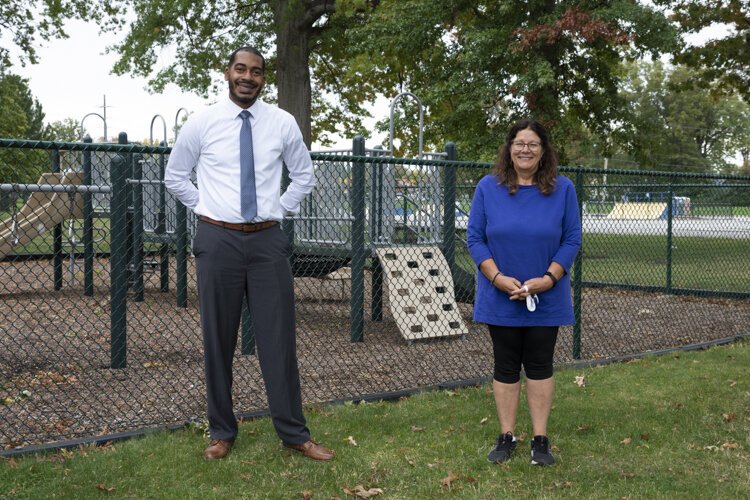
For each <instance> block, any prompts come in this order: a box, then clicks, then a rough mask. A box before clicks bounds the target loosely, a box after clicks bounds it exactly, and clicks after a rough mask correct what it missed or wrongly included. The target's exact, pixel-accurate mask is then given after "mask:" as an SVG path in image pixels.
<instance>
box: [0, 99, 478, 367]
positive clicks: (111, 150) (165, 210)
mask: <svg viewBox="0 0 750 500" xmlns="http://www.w3.org/2000/svg"><path fill="white" fill-rule="evenodd" d="M407 95H408V96H410V97H414V98H415V99H416V96H413V94H404V96H407ZM417 102H418V104H419V110H420V151H419V159H418V160H417V161H416V162H415V163H414V165H408V167H407V168H409V169H412V171H413V174H414V175H413V177H415V178H416V179H417V181H416V185H415V186H407V187H404V186H398V185H397V184H398V180H397V178H396V173H395V172H396V166H395V164H394V162H392V161H389V158H390V154H391V151H392V147H393V146H392V139H391V143H390V144H391V151H387V150H383V149H381V148H379V147H376V148H373V149H370V150H368V149H366V148H365V145H364V140H363V139H361V138H357V139H355V140H354V144H353V148H352V150H351V151H345V152H341V151H339V152H333V153H332V154H331V153H328V154H316V153H313V155H312V156H313V159H314V160H315V175H316V179H317V188H316V190H315V192H314V193H313V194H312V195H311V196H309V197H308V198H307V199H306V200H305V202H304V204H303V206H302V208H301V213H300V215H299V216H297V217H295V218H294V219H290V220H286V221H284V222H283V224H282V228H283V230H284V231H285V232H287V234H288V235H289V237H290V240H291V241H292V242H293V254H292V255H291V259H290V260H291V263H292V269H293V273H294V275H295V276H296V277H314V278H323V277H326V276H328V275H330V274H331V273H334V272H336V271H339V270H342V268H345V271H346V272H345V273H343V275H345V276H351V281H352V286H351V287H350V289H351V290H352V294H351V318H352V330H351V340H352V341H361V340H362V333H363V309H364V293H365V292H364V290H365V286H364V281H365V280H364V273H365V270H366V269H367V270H369V272H371V273H372V278H373V279H372V281H373V285H372V288H371V290H370V292H371V294H372V297H373V299H372V301H371V302H372V311H371V312H372V318H373V320H376V321H380V320H382V317H383V313H382V304H383V300H382V293H383V287H384V285H385V284H386V283H387V282H388V281H387V279H386V278H384V276H383V265H382V263H381V261H380V259H379V258H378V252H377V249H378V248H382V247H384V246H394V245H397V246H412V247H416V248H420V247H425V246H429V247H430V248H432V249H433V250H432V251H433V252H435V253H439V252H444V253H445V265H446V266H447V268H448V269H451V270H453V273H454V274H453V276H450V274H451V273H448V275H447V276H446V275H445V273H444V272H443V283H441V284H440V285H439V287H440V288H441V289H443V290H445V289H446V288H450V295H451V296H452V297H455V296H456V295H454V293H453V292H454V286H455V287H461V286H463V288H462V290H463V293H461V294H458V295H459V296H462V297H470V296H471V295H473V293H472V292H473V287H474V283H473V281H474V277H473V276H470V275H468V273H465V272H462V271H461V270H460V269H459V268H458V267H457V266H456V265H455V263H454V262H453V255H454V253H455V252H454V249H455V229H456V228H455V215H456V210H455V170H454V169H450V168H442V167H443V165H440V164H439V162H434V164H430V160H427V159H426V158H436V159H448V160H451V159H455V148H453V146H452V145H450V144H449V145H448V146H447V147H446V152H443V153H424V152H423V151H422V150H421V148H422V139H421V125H422V123H421V120H422V116H421V114H422V112H421V102H419V101H418V99H417ZM394 104H395V101H394ZM157 119H158V115H157V116H156V117H154V119H153V120H152V136H153V125H154V123H155V121H156V120H157ZM162 122H163V125H164V133H165V139H166V124H165V122H164V120H163V118H162ZM152 141H153V137H152ZM86 142H90V139H88V140H87V141H86ZM165 142H166V141H165ZM93 146H96V147H94V148H91V149H86V148H85V147H82V148H80V149H78V148H71V150H72V151H70V153H71V156H72V157H74V158H75V159H76V161H74V162H73V163H77V167H76V168H74V171H72V172H70V173H66V174H61V173H59V172H54V173H49V174H45V175H44V176H42V178H41V179H40V182H39V184H38V185H19V184H13V185H3V190H4V191H10V192H23V191H26V192H31V193H32V194H31V196H30V197H29V199H28V201H27V203H26V205H25V206H24V207H23V208H22V209H21V210H20V211H18V212H17V213H16V214H13V215H12V216H11V218H10V219H9V220H6V221H5V222H4V223H3V226H1V227H2V228H3V233H2V240H0V242H2V246H0V248H1V249H2V250H3V255H0V257H2V256H6V255H8V254H11V253H12V252H13V251H14V248H18V246H19V245H23V244H24V243H28V242H29V241H31V240H32V239H33V238H34V237H35V236H38V234H39V233H41V232H43V231H48V230H50V229H51V228H54V227H58V228H59V227H60V225H61V224H63V223H67V224H68V227H69V228H73V227H75V226H76V225H77V226H78V227H79V228H82V229H83V235H82V236H81V238H80V240H81V241H78V240H77V239H75V238H74V239H72V240H71V239H70V238H69V239H68V243H69V244H71V247H72V249H74V246H75V245H76V244H79V243H81V242H82V243H83V247H84V255H85V256H84V263H83V265H82V268H83V276H84V282H85V285H84V288H85V292H84V293H85V294H86V295H91V294H93V287H91V286H89V283H90V282H91V281H92V279H91V277H92V273H93V255H94V238H93V236H92V234H91V228H92V227H93V225H94V223H93V221H94V219H97V218H100V219H103V220H105V221H108V223H109V241H108V243H109V248H108V250H109V252H108V253H107V252H106V250H104V252H105V254H108V255H109V257H110V266H111V273H110V279H111V295H112V301H113V303H112V311H113V312H112V315H113V317H112V323H111V327H112V338H113V348H112V350H113V353H114V352H115V351H118V352H120V351H123V350H124V338H123V337H124V333H123V332H124V324H125V321H126V318H125V316H124V312H122V311H124V307H123V308H118V307H115V303H116V302H117V301H122V302H123V303H124V301H128V300H133V301H136V302H138V301H143V300H144V299H143V297H144V295H143V291H144V269H146V270H153V271H155V270H156V269H159V270H160V273H161V274H160V290H161V291H162V292H166V291H168V290H169V287H170V279H169V273H170V264H169V261H170V259H171V258H174V259H175V266H172V267H171V268H172V269H174V272H175V275H176V298H177V306H179V307H186V306H187V261H188V258H189V254H188V248H189V244H188V242H189V241H190V240H191V238H192V236H193V235H194V232H195V227H196V224H197V221H196V217H195V216H194V214H192V213H189V211H187V210H186V209H185V207H184V206H182V205H181V204H180V203H178V202H177V201H176V200H175V199H174V198H173V197H172V196H171V195H170V194H169V193H168V192H166V189H165V187H164V184H163V177H164V169H165V166H166V155H167V154H168V150H167V149H165V148H164V147H163V146H162V147H137V146H131V145H129V144H128V141H127V136H126V135H125V134H124V133H123V134H120V137H119V144H118V145H116V146H115V145H113V146H111V147H108V148H104V147H102V146H103V145H93ZM92 150H94V151H96V150H98V151H104V156H103V157H100V158H99V159H100V160H101V161H98V162H92V158H91V154H92ZM349 153H351V154H349ZM57 154H58V155H59V153H57ZM369 160H372V161H369ZM53 163H54V162H53ZM53 166H54V165H53ZM57 168H59V161H58V163H57ZM451 176H452V179H453V180H452V181H451ZM446 182H448V183H451V182H452V183H453V186H454V188H453V189H452V190H449V191H451V193H452V196H450V195H448V196H443V194H444V193H443V192H444V190H445V183H446ZM56 190H57V191H56ZM58 191H59V192H58ZM50 192H52V193H53V194H49V193H50ZM366 193H367V195H366ZM35 207H39V208H38V209H37V210H39V211H40V212H41V213H42V214H43V215H40V217H41V219H39V220H40V221H41V222H43V224H41V223H39V222H38V223H37V224H36V226H35V225H34V223H33V222H32V221H29V222H28V223H26V222H25V221H26V220H27V217H26V215H25V214H27V213H32V212H33V211H34V209H35ZM397 208H401V209H402V210H401V211H399V210H397ZM444 214H445V216H444ZM37 229H38V230H37ZM21 230H23V231H21ZM35 231H36V232H35ZM22 232H23V233H24V236H23V237H19V235H21V233H22ZM55 252H56V257H55V258H56V259H59V260H62V256H61V255H58V254H61V253H63V252H60V251H59V249H57V250H56V251H55ZM154 256H156V257H157V258H156V259H153V257H154ZM75 259H76V255H75V252H74V251H72V250H71V252H70V261H71V284H72V280H73V278H74V273H73V265H74V261H75ZM149 259H151V260H149ZM339 274H341V273H339ZM457 275H458V278H457V277H456V276H457ZM451 278H453V279H451ZM446 279H447V281H446ZM462 284H463V285H462ZM61 286H62V284H59V286H58V283H57V281H56V289H59V288H61ZM453 300H454V301H455V298H454V299H453ZM454 309H455V307H454ZM433 316H434V314H433V315H432V316H431V317H433ZM459 320H460V318H459ZM452 321H453V322H454V323H455V321H454V320H452ZM249 323H250V321H249V319H248V318H244V321H243V332H248V331H249V330H250V329H251V326H250V324H249ZM412 326H413V325H412ZM408 328H409V326H407V327H406V330H403V331H402V333H404V338H406V339H408V340H411V339H414V338H427V337H431V336H434V334H429V335H424V336H419V335H416V336H415V335H414V334H413V332H412V333H407V330H408ZM456 331H462V332H463V331H465V330H461V329H457V328H452V329H451V333H450V334H451V335H452V334H455V332H456ZM245 337H246V336H245V335H244V334H243V339H245ZM115 340H117V343H118V345H119V346H118V347H115ZM124 365H125V358H124V356H122V357H120V358H118V359H115V357H114V355H113V360H112V366H113V367H115V366H124Z"/></svg>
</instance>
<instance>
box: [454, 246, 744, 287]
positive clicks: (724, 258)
mask: <svg viewBox="0 0 750 500" xmlns="http://www.w3.org/2000/svg"><path fill="white" fill-rule="evenodd" d="M582 252H583V280H584V281H587V282H595V283H617V284H622V285H634V286H661V287H663V286H666V280H667V238H666V236H654V235H643V234H598V233H585V234H584V235H583V247H582ZM748 256H750V240H748V239H744V240H742V239H730V238H694V237H675V238H673V239H672V255H671V259H672V287H673V288H688V289H701V290H715V291H734V292H750V265H748ZM456 262H457V263H458V265H460V266H461V267H462V268H464V269H465V270H466V271H467V272H470V273H472V274H473V273H474V264H473V262H472V260H471V257H470V256H469V253H468V250H467V249H466V247H465V246H463V245H457V246H456Z"/></svg>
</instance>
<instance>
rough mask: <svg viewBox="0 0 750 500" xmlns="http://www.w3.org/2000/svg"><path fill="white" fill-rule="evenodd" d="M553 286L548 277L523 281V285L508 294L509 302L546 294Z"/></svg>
mask: <svg viewBox="0 0 750 500" xmlns="http://www.w3.org/2000/svg"><path fill="white" fill-rule="evenodd" d="M553 286H554V282H553V281H552V279H551V278H549V277H548V276H542V277H541V278H531V279H529V280H526V281H524V283H523V285H521V286H519V287H518V289H517V290H514V291H512V292H511V293H510V298H511V300H526V297H528V296H529V295H534V294H537V293H542V292H546V291H547V290H549V289H550V288H552V287H553Z"/></svg>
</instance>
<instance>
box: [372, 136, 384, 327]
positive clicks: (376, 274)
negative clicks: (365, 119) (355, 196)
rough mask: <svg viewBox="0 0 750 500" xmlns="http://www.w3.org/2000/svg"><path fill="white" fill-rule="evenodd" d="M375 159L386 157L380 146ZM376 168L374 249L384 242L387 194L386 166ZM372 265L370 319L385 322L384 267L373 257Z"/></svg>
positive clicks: (374, 184) (373, 202)
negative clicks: (384, 184) (384, 215)
mask: <svg viewBox="0 0 750 500" xmlns="http://www.w3.org/2000/svg"><path fill="white" fill-rule="evenodd" d="M373 149H374V150H375V151H373V156H374V157H380V156H384V155H385V151H384V150H383V146H381V145H380V144H378V145H376V146H375V147H374V148H373ZM373 166H374V167H375V168H373V169H372V172H373V186H377V197H376V195H375V193H376V190H375V189H373V190H372V194H373V200H372V204H371V207H372V208H371V210H374V214H375V218H373V220H374V221H375V224H374V226H373V231H371V237H370V241H371V243H372V248H375V245H376V244H380V243H381V242H382V240H383V211H384V210H385V201H384V199H383V198H384V197H385V192H384V186H383V183H384V178H385V176H384V173H383V170H384V165H383V164H382V163H376V164H374V165H373ZM371 262H372V265H371V266H370V276H371V278H370V295H371V297H372V298H371V300H370V318H371V319H372V321H383V285H384V282H383V267H382V266H381V265H380V261H379V260H378V259H377V258H376V257H375V255H371Z"/></svg>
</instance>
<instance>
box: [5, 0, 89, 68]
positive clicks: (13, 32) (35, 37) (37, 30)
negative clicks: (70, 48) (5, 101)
mask: <svg viewBox="0 0 750 500" xmlns="http://www.w3.org/2000/svg"><path fill="white" fill-rule="evenodd" d="M89 5H90V4H89V3H88V2H85V1H83V0H3V1H2V2H0V39H4V40H5V41H6V43H12V44H13V45H14V46H16V47H17V48H18V50H19V52H18V54H17V59H18V61H19V62H20V63H21V64H22V65H25V64H27V63H32V64H36V63H37V61H38V57H37V53H36V49H37V46H38V44H39V43H40V41H47V40H52V39H55V38H67V36H68V35H67V33H66V32H65V30H64V29H63V24H64V23H65V21H66V20H67V19H71V18H75V17H82V16H84V15H85V12H86V10H87V8H88V6H89ZM3 45H5V44H3ZM12 59H13V58H12V57H11V51H10V50H9V48H8V46H2V47H0V68H1V67H5V68H8V67H10V66H11V62H12Z"/></svg>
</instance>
